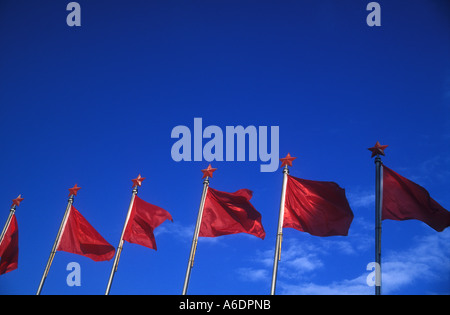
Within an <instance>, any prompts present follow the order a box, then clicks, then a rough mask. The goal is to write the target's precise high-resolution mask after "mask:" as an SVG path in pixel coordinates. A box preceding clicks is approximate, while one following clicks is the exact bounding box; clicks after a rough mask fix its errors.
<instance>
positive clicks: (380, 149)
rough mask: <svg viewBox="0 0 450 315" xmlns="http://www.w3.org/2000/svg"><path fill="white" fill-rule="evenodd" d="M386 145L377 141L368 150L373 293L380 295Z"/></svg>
mask: <svg viewBox="0 0 450 315" xmlns="http://www.w3.org/2000/svg"><path fill="white" fill-rule="evenodd" d="M387 147H388V145H381V144H380V142H378V141H377V143H375V146H373V147H371V148H369V149H368V150H369V151H371V152H372V157H375V295H381V217H382V206H383V168H382V165H383V162H382V161H381V157H380V155H384V150H385V149H386V148H387Z"/></svg>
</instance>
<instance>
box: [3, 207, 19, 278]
mask: <svg viewBox="0 0 450 315" xmlns="http://www.w3.org/2000/svg"><path fill="white" fill-rule="evenodd" d="M18 263H19V228H18V225H17V220H16V215H15V214H13V215H12V217H11V221H10V222H9V226H8V229H7V230H6V233H5V236H4V237H3V240H2V242H1V244H0V275H2V274H4V273H7V272H10V271H12V270H14V269H17V267H18Z"/></svg>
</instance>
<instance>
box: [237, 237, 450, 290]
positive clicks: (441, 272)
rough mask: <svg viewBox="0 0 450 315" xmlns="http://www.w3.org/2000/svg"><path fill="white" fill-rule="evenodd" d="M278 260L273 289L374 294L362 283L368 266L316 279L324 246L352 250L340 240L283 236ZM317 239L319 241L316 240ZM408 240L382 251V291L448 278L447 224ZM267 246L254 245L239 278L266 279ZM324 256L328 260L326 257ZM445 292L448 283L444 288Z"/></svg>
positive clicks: (322, 262) (270, 255)
mask: <svg viewBox="0 0 450 315" xmlns="http://www.w3.org/2000/svg"><path fill="white" fill-rule="evenodd" d="M283 243H284V244H283V246H284V247H283V252H282V263H280V265H279V269H278V280H277V290H278V293H279V294H325V295H342V294H343V295H352V294H358V295H360V294H363V295H365V294H374V287H373V286H369V285H368V283H367V280H368V277H371V272H372V269H371V270H366V266H367V264H368V263H370V261H367V264H366V263H364V264H363V265H361V269H360V270H361V273H360V274H358V275H356V276H355V277H354V278H349V279H342V280H333V281H330V282H328V283H323V280H322V281H320V282H322V283H319V282H318V280H317V271H319V270H322V269H323V268H325V267H326V263H327V256H328V255H330V250H331V249H332V250H334V251H340V250H339V247H340V248H347V250H345V251H340V252H341V253H342V254H346V255H354V254H355V253H357V251H358V250H357V248H358V246H359V245H357V244H352V243H350V242H347V241H341V240H328V239H321V242H308V243H306V242H300V241H299V240H289V241H286V242H283ZM319 244H320V245H319ZM412 244H413V246H411V247H409V248H407V249H404V250H401V251H396V252H393V251H392V252H390V253H389V252H388V253H386V255H385V257H383V263H382V281H383V282H382V285H383V293H384V294H397V293H402V290H403V289H404V288H406V287H408V286H410V285H412V284H413V283H415V282H417V281H425V282H426V281H446V282H447V283H449V280H450V230H446V231H443V232H441V233H435V232H431V233H430V234H429V235H427V236H425V237H422V238H416V239H413V242H412ZM273 255H274V251H273V250H266V251H258V252H257V255H256V256H255V257H254V258H253V260H254V261H253V265H254V266H255V267H253V268H241V269H239V270H238V271H237V273H238V274H239V276H240V279H241V280H242V281H251V282H258V281H259V282H261V283H264V282H265V283H268V282H269V281H270V279H271V276H272V266H273ZM328 261H329V260H328ZM448 290H449V292H448V293H449V294H450V286H449V288H448Z"/></svg>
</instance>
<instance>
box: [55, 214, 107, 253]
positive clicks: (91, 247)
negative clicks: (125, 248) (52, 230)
mask: <svg viewBox="0 0 450 315" xmlns="http://www.w3.org/2000/svg"><path fill="white" fill-rule="evenodd" d="M69 211H70V212H69V214H68V218H67V221H66V224H65V226H64V229H63V231H62V234H61V238H60V241H59V244H58V247H57V249H56V250H59V251H65V252H69V253H73V254H77V255H82V256H86V257H89V258H91V259H92V260H94V261H104V260H110V259H111V258H113V256H114V252H115V250H114V247H113V246H112V245H111V244H109V243H108V242H107V241H106V240H105V239H104V238H103V237H102V236H101V235H100V234H99V233H98V232H97V231H96V230H95V229H94V228H93V227H92V225H90V224H89V222H88V221H87V220H86V219H85V218H84V217H83V216H82V215H81V213H80V212H78V210H77V209H75V207H74V206H71V207H70V210H69Z"/></svg>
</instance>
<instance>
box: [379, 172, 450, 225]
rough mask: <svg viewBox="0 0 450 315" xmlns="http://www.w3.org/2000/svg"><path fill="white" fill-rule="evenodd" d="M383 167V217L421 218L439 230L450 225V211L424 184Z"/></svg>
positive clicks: (394, 218)
mask: <svg viewBox="0 0 450 315" xmlns="http://www.w3.org/2000/svg"><path fill="white" fill-rule="evenodd" d="M382 167H383V210H382V219H383V220H384V219H390V220H396V221H402V220H409V219H416V220H420V221H422V222H424V223H426V224H428V225H429V226H430V227H432V228H433V229H435V230H436V231H438V232H441V231H443V230H444V229H445V228H446V227H448V226H450V212H449V211H447V210H446V209H444V208H443V207H442V206H441V205H440V204H438V203H437V202H436V201H435V200H434V199H433V198H431V197H430V194H429V193H428V191H426V189H425V188H423V187H422V186H419V185H417V184H416V183H414V182H412V181H410V180H409V179H407V178H405V177H403V176H401V175H400V174H397V173H396V172H394V171H393V170H391V169H390V168H388V167H386V166H385V165H383V166H382Z"/></svg>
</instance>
